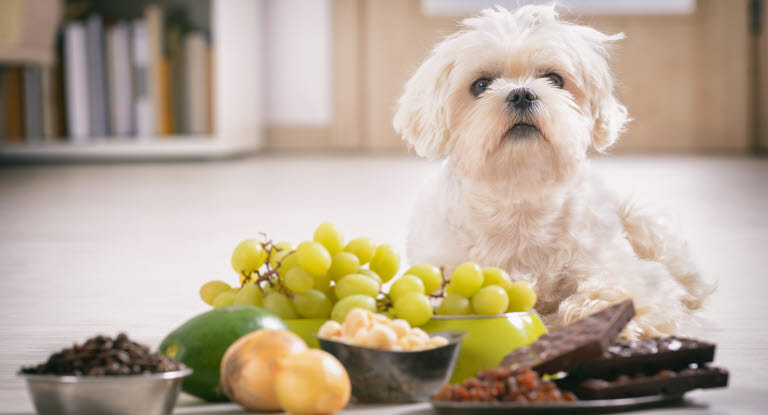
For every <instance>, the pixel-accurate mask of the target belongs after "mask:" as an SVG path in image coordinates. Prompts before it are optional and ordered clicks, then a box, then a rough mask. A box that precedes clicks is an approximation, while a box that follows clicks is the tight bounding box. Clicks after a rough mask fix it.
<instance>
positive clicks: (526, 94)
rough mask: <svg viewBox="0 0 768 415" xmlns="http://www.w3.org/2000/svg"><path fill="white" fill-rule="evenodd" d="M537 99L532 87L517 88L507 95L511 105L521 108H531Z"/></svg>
mask: <svg viewBox="0 0 768 415" xmlns="http://www.w3.org/2000/svg"><path fill="white" fill-rule="evenodd" d="M537 99H539V98H538V97H537V96H536V93H535V92H533V90H532V89H530V88H516V89H513V90H512V91H510V93H509V95H507V102H508V103H509V105H510V106H512V107H514V108H517V109H521V110H523V109H528V108H530V107H531V105H533V101H536V100H537Z"/></svg>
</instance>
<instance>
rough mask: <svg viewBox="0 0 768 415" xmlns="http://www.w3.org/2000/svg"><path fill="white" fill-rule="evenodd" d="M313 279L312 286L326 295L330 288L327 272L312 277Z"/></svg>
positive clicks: (329, 278)
mask: <svg viewBox="0 0 768 415" xmlns="http://www.w3.org/2000/svg"><path fill="white" fill-rule="evenodd" d="M314 280H315V282H314V283H313V284H312V288H313V289H315V290H319V291H322V292H324V293H326V295H327V294H328V291H329V290H330V289H331V277H329V276H328V274H323V275H318V276H317V277H314Z"/></svg>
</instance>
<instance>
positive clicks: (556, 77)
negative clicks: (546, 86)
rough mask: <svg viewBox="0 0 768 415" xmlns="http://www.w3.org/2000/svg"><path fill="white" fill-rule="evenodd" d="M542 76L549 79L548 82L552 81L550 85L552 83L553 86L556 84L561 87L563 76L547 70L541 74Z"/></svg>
mask: <svg viewBox="0 0 768 415" xmlns="http://www.w3.org/2000/svg"><path fill="white" fill-rule="evenodd" d="M543 78H547V79H549V80H550V82H552V85H554V86H556V87H558V88H562V87H563V77H562V76H560V75H558V74H556V73H554V72H549V73H547V74H545V75H544V76H543Z"/></svg>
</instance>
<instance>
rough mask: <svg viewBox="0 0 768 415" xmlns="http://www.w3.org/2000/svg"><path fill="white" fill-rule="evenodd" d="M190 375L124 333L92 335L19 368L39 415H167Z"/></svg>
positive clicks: (179, 366)
mask: <svg viewBox="0 0 768 415" xmlns="http://www.w3.org/2000/svg"><path fill="white" fill-rule="evenodd" d="M190 374H192V370H191V369H188V368H186V367H184V366H183V365H180V364H178V363H176V362H174V361H173V360H170V359H168V358H167V357H164V356H162V355H160V354H157V353H154V354H153V353H150V352H149V349H148V348H147V347H146V346H144V345H141V344H138V343H135V342H133V341H131V340H129V339H128V337H127V336H125V335H124V334H120V335H118V336H117V337H116V338H114V339H113V338H109V337H104V336H97V337H93V338H91V339H88V340H87V341H86V342H85V343H84V344H82V345H79V344H75V345H74V346H73V347H71V348H67V349H64V350H62V351H60V352H58V353H54V354H53V355H51V357H50V358H49V359H48V361H46V362H45V363H43V364H40V365H37V366H32V367H26V368H23V369H22V370H21V371H20V372H19V376H21V377H23V378H24V379H25V380H26V382H27V389H28V390H29V394H30V397H31V398H32V402H33V403H34V405H35V409H36V411H37V413H38V414H40V415H49V414H51V415H53V414H56V415H70V414H73V415H74V414H90V415H102V414H104V415H106V414H110V415H123V414H125V415H128V414H146V415H167V414H170V413H171V412H172V411H173V407H174V406H175V404H176V399H177V398H178V396H179V391H180V390H181V383H182V381H183V379H184V377H186V376H189V375H190Z"/></svg>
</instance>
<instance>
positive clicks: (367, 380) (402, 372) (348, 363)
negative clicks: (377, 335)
mask: <svg viewBox="0 0 768 415" xmlns="http://www.w3.org/2000/svg"><path fill="white" fill-rule="evenodd" d="M465 334H466V333H465V332H463V331H443V332H435V333H430V336H442V337H445V338H446V339H447V340H448V344H446V345H445V346H440V347H436V348H432V349H426V350H419V351H407V352H406V351H389V350H379V349H372V348H368V347H362V346H355V345H351V344H347V343H343V342H339V341H334V340H328V339H323V338H321V337H318V340H319V342H320V348H322V349H323V350H325V351H326V352H328V353H330V354H332V355H334V356H335V357H336V358H337V359H339V361H340V362H341V364H342V365H344V368H345V369H346V370H347V373H348V374H349V380H350V382H351V383H352V395H353V396H354V397H355V399H356V400H357V402H361V403H406V402H421V401H428V400H429V398H430V396H432V394H434V393H435V392H437V390H438V389H440V387H441V386H442V385H443V384H445V383H446V382H448V379H450V377H451V373H452V372H453V368H454V366H456V359H457V358H458V356H459V348H460V345H461V340H462V339H463V338H464V336H465Z"/></svg>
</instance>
